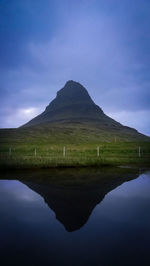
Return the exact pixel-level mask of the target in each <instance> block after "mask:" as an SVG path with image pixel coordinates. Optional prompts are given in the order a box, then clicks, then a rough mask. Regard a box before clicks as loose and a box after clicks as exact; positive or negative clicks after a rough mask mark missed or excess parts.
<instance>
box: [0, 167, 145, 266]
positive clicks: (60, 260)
mask: <svg viewBox="0 0 150 266" xmlns="http://www.w3.org/2000/svg"><path fill="white" fill-rule="evenodd" d="M149 250H150V172H149V171H141V170H137V169H110V170H108V169H80V170H75V169H66V170H53V171H52V170H43V171H40V172H39V171H34V172H31V171H25V172H21V171H15V172H7V173H3V174H2V175H1V180H0V265H1V266H3V265H16V266H17V265H29V266H30V265H35V266H37V265H65V266H67V265H69V266H70V265H73V266H74V265H90V266H91V265H93V266H100V265H102V266H104V265H105V266H109V265H110V266H116V265H119V266H120V265H144V266H145V265H150V261H149Z"/></svg>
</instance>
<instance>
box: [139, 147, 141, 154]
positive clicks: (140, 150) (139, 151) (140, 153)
mask: <svg viewBox="0 0 150 266" xmlns="http://www.w3.org/2000/svg"><path fill="white" fill-rule="evenodd" d="M139 157H141V147H140V146H139Z"/></svg>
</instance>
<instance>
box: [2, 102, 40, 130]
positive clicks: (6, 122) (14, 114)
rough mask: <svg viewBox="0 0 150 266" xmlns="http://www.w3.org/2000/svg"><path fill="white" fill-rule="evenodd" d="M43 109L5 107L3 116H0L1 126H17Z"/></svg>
mask: <svg viewBox="0 0 150 266" xmlns="http://www.w3.org/2000/svg"><path fill="white" fill-rule="evenodd" d="M42 111H43V110H42V108H37V107H30V108H22V109H17V108H16V109H14V108H13V109H11V108H8V107H6V108H5V110H3V112H4V114H5V115H4V116H3V115H2V116H1V117H0V124H2V125H3V127H10V128H12V127H19V126H21V125H23V124H25V123H26V122H28V121H29V120H30V119H32V118H33V117H35V116H37V115H38V114H39V113H41V112H42Z"/></svg>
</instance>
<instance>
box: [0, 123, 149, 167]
mask: <svg viewBox="0 0 150 266" xmlns="http://www.w3.org/2000/svg"><path fill="white" fill-rule="evenodd" d="M136 138H137V139H136ZM64 147H65V154H64ZM97 147H99V154H98V151H97ZM139 147H140V156H139ZM106 165H110V166H116V165H117V166H118V165H119V166H120V165H127V166H129V165H138V166H139V167H143V166H150V138H148V137H144V139H143V136H141V135H140V134H139V135H138V134H135V133H133V132H132V131H131V133H130V134H129V133H126V132H125V133H124V132H118V131H116V130H114V129H112V130H111V131H110V130H106V128H101V127H98V126H95V127H94V126H93V124H78V125H76V124H75V125H73V124H66V125H64V124H52V125H49V124H47V125H42V126H36V127H30V128H19V129H1V130H0V168H49V167H80V166H106Z"/></svg>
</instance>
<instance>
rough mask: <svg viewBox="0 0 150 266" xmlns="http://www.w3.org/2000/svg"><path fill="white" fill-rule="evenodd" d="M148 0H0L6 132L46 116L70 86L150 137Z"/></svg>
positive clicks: (0, 93) (0, 118)
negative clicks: (42, 114) (74, 84)
mask: <svg viewBox="0 0 150 266" xmlns="http://www.w3.org/2000/svg"><path fill="white" fill-rule="evenodd" d="M149 14H150V1H149V0H122V1H120V0H63V1H62V0H44V1H43V0H0V100H1V104H0V106H1V108H0V127H18V126H20V125H22V124H23V123H25V122H27V121H28V120H29V119H31V118H33V117H34V116H35V115H37V114H39V113H40V112H42V111H43V110H44V109H45V107H46V106H47V105H48V104H49V102H50V101H51V100H52V99H53V98H54V97H55V96H56V92H57V91H58V90H59V89H61V88H62V87H63V86H64V84H65V82H66V81H67V80H70V79H73V80H75V81H78V82H80V83H81V84H82V85H83V86H84V87H86V88H87V90H88V92H89V94H90V95H91V97H92V98H93V100H94V101H95V103H96V104H98V105H99V106H100V107H101V108H102V109H103V111H104V112H105V113H106V114H108V115H110V116H111V117H113V118H115V119H116V120H118V121H119V122H121V123H123V124H124V125H128V126H131V127H135V128H136V129H138V130H139V131H140V132H143V133H145V134H147V135H150V16H149Z"/></svg>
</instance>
